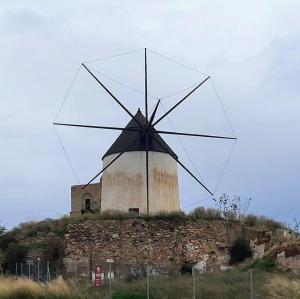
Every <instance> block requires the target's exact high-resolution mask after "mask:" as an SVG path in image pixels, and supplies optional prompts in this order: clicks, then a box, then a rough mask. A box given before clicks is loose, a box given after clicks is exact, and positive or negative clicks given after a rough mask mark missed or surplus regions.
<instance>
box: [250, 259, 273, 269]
mask: <svg viewBox="0 0 300 299" xmlns="http://www.w3.org/2000/svg"><path fill="white" fill-rule="evenodd" d="M251 268H253V269H260V270H264V271H266V272H273V271H274V270H276V268H277V264H276V260H275V259H274V258H273V257H272V256H266V257H263V258H260V259H255V260H254V261H253V262H252V263H251Z"/></svg>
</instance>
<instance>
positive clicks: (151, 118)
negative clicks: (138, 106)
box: [147, 100, 160, 128]
mask: <svg viewBox="0 0 300 299" xmlns="http://www.w3.org/2000/svg"><path fill="white" fill-rule="evenodd" d="M159 104H160V100H158V102H157V104H156V106H155V108H154V110H153V113H152V115H151V117H150V120H149V123H148V127H147V128H149V127H150V126H151V125H152V123H153V120H154V117H155V115H156V112H157V108H158V106H159Z"/></svg>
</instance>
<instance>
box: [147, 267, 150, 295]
mask: <svg viewBox="0 0 300 299" xmlns="http://www.w3.org/2000/svg"><path fill="white" fill-rule="evenodd" d="M149 276H150V275H149V265H147V299H150V277H149Z"/></svg>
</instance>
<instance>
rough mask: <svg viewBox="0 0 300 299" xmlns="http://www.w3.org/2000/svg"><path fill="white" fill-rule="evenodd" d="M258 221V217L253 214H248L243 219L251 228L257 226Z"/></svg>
mask: <svg viewBox="0 0 300 299" xmlns="http://www.w3.org/2000/svg"><path fill="white" fill-rule="evenodd" d="M257 221H258V219H257V216H256V215H253V214H248V215H246V216H244V217H243V222H244V223H245V224H246V225H248V226H250V227H253V226H255V225H257Z"/></svg>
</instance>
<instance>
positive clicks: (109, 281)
mask: <svg viewBox="0 0 300 299" xmlns="http://www.w3.org/2000/svg"><path fill="white" fill-rule="evenodd" d="M109 298H110V299H112V296H111V263H109Z"/></svg>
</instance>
